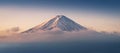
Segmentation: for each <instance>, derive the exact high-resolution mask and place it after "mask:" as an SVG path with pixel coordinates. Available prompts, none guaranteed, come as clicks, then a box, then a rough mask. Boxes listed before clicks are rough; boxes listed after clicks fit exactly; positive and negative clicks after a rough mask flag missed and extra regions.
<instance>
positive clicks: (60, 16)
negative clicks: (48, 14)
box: [56, 15, 65, 18]
mask: <svg viewBox="0 0 120 53" xmlns="http://www.w3.org/2000/svg"><path fill="white" fill-rule="evenodd" d="M63 17H65V16H64V15H57V16H56V18H63Z"/></svg>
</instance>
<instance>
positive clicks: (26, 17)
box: [0, 7, 120, 32]
mask: <svg viewBox="0 0 120 53" xmlns="http://www.w3.org/2000/svg"><path fill="white" fill-rule="evenodd" d="M56 15H65V16H67V17H69V18H70V19H72V20H74V21H76V22H77V23H79V24H80V25H83V26H85V27H87V28H90V29H94V30H97V31H107V32H114V31H116V32H120V30H119V29H120V27H119V26H120V23H119V22H120V21H119V19H120V18H119V17H120V16H114V15H108V14H103V13H101V12H96V11H84V10H80V11H70V10H68V11H65V10H52V9H49V10H48V9H46V8H39V9H37V8H18V7H12V8H8V7H1V8H0V31H4V30H7V29H10V28H12V27H20V29H21V30H20V31H24V30H27V29H29V28H32V27H34V26H36V25H39V24H40V23H42V22H44V21H46V20H48V19H51V18H52V17H55V16H56Z"/></svg>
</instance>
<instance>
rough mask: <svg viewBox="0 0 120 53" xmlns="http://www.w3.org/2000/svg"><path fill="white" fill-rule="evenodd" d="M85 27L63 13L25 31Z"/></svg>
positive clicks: (73, 29) (64, 29) (75, 29)
mask: <svg viewBox="0 0 120 53" xmlns="http://www.w3.org/2000/svg"><path fill="white" fill-rule="evenodd" d="M84 29H86V28H85V27H83V26H81V25H79V24H77V23H76V22H74V21H72V20H71V19H69V18H68V17H66V16H64V15H57V16H56V17H54V18H52V19H50V20H48V21H47V22H44V23H42V24H40V25H38V26H35V27H33V28H31V29H29V30H27V31H25V32H36V31H39V30H43V31H47V30H61V31H80V30H84Z"/></svg>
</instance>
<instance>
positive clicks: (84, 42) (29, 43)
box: [0, 30, 120, 53]
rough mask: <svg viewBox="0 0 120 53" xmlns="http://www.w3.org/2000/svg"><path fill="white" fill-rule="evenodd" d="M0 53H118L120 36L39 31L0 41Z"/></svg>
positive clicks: (103, 33)
mask: <svg viewBox="0 0 120 53" xmlns="http://www.w3.org/2000/svg"><path fill="white" fill-rule="evenodd" d="M0 42H1V44H0V53H81V52H82V53H100V52H101V53H114V52H118V53H119V52H120V51H119V49H120V46H119V45H120V34H119V33H105V32H96V31H92V30H81V31H79V32H63V31H46V32H45V31H41V32H39V33H38V32H36V33H24V34H17V35H13V36H6V37H3V38H1V39H0Z"/></svg>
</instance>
